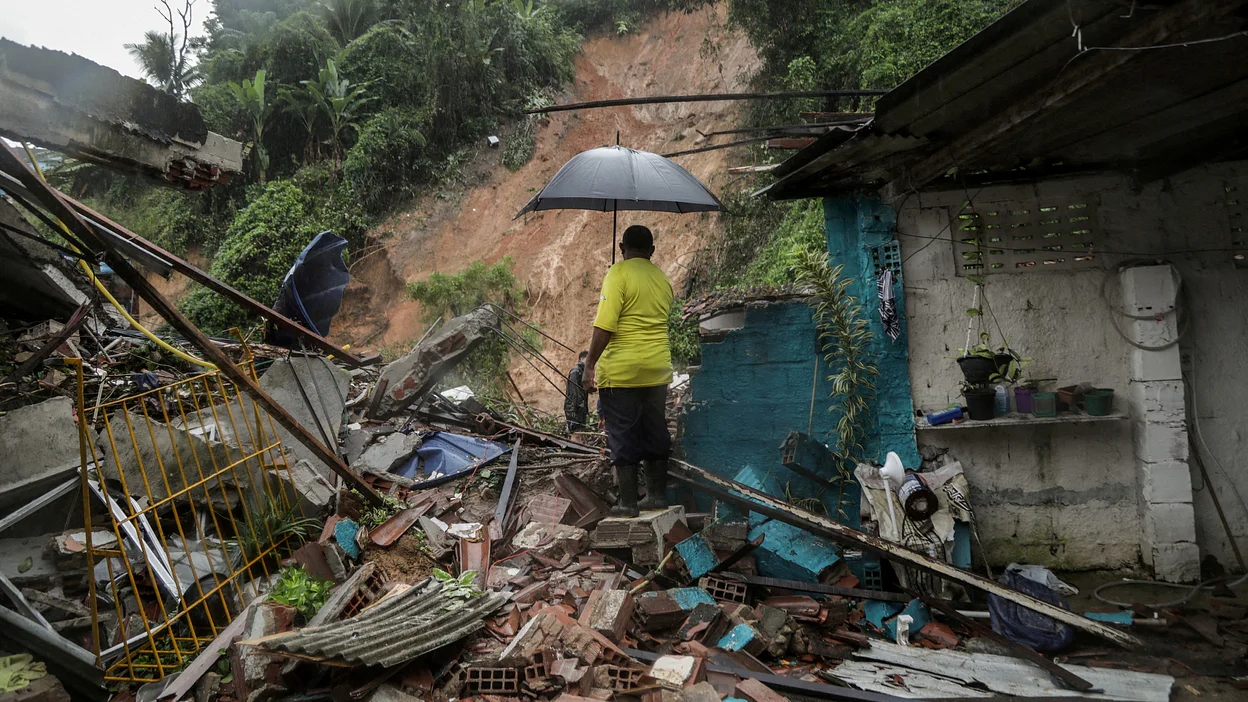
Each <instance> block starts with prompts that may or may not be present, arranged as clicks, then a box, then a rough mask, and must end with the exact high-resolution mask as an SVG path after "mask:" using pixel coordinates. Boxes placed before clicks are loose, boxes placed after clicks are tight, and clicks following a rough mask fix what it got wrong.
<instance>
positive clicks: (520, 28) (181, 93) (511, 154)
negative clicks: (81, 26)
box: [51, 0, 697, 333]
mask: <svg viewBox="0 0 1248 702" xmlns="http://www.w3.org/2000/svg"><path fill="white" fill-rule="evenodd" d="M685 4H697V3H696V2H695V3H686V2H682V1H681V0H610V1H609V2H602V3H600V2H592V1H590V0H571V1H569V0H452V1H451V2H442V1H434V0H210V6H209V8H208V12H209V18H208V20H207V22H205V24H204V27H205V29H206V36H203V37H191V36H188V35H187V28H188V27H194V26H195V25H196V24H197V23H196V22H195V21H193V20H192V19H189V15H190V14H191V9H192V8H191V4H190V3H187V2H186V1H185V0H182V1H181V2H175V1H174V0H170V2H169V3H165V2H161V3H160V4H159V7H158V11H159V13H160V16H159V17H152V19H153V20H154V22H153V24H157V23H159V25H160V26H162V27H165V26H166V25H167V28H162V29H160V30H154V31H151V32H148V33H147V35H145V37H144V39H143V41H142V42H140V43H137V44H133V45H128V46H127V48H128V49H129V50H130V51H131V53H132V54H133V55H134V56H135V57H136V59H137V60H138V61H139V62H140V66H141V68H142V70H143V71H144V75H145V76H146V77H147V78H148V79H149V80H150V81H151V82H152V83H153V84H154V85H156V86H157V87H158V88H160V89H162V90H165V91H167V92H170V93H171V94H174V95H176V96H178V97H180V98H183V99H190V100H191V101H192V102H194V103H195V104H196V105H197V106H199V108H200V111H201V114H202V115H203V117H204V120H205V123H206V125H207V127H208V128H209V129H211V130H212V131H215V132H218V133H220V134H223V135H226V136H228V137H231V138H234V139H239V140H241V141H244V142H247V143H248V144H249V151H248V155H249V160H248V172H246V173H244V174H242V175H240V176H238V177H236V178H234V179H233V180H232V181H231V182H230V183H229V184H227V185H221V186H217V187H215V188H213V189H212V190H211V191H209V192H207V193H201V194H195V195H190V194H184V193H180V192H176V191H173V190H170V189H167V188H163V187H161V186H158V185H154V184H151V183H150V182H149V181H144V180H139V179H134V178H130V177H126V176H120V175H117V174H113V173H110V172H109V171H107V170H106V169H102V168H99V167H96V166H93V165H87V164H82V163H76V162H74V161H72V160H71V161H67V162H66V164H65V165H64V166H62V167H61V168H60V169H59V171H60V172H59V173H55V174H51V175H52V177H53V178H54V179H55V180H56V182H57V183H58V184H59V185H61V186H62V187H65V188H66V189H67V190H68V191H69V192H71V193H72V194H74V195H75V196H76V197H79V198H81V199H83V200H84V201H86V202H87V203H88V204H90V205H92V206H93V207H96V208H98V209H100V210H101V211H102V212H104V213H105V214H107V215H109V216H110V217H113V218H115V219H118V220H119V221H121V222H123V223H125V224H126V225H127V226H131V227H133V228H134V229H135V230H136V231H137V232H138V233H139V234H140V235H143V236H145V237H147V238H149V239H152V240H153V241H156V242H157V243H158V244H161V245H164V246H166V247H168V248H169V249H170V250H172V251H174V252H175V253H179V254H184V253H186V252H187V251H200V252H202V253H203V254H204V255H207V256H209V257H211V259H212V265H211V271H212V273H213V274H214V275H217V276H218V277H220V278H222V279H224V280H225V281H226V282H228V283H230V284H232V285H234V286H236V287H238V288H240V289H242V290H243V291H244V292H246V293H248V294H249V295H252V296H254V297H256V298H257V299H259V300H261V301H263V302H272V301H273V300H274V299H275V297H276V294H277V291H278V289H279V288H280V284H281V279H282V277H283V276H284V275H285V273H286V270H287V269H288V266H289V265H290V264H291V262H292V261H293V259H294V257H295V255H297V253H298V252H299V251H300V250H301V249H302V248H303V247H304V246H306V245H307V244H308V242H309V241H310V240H311V238H312V237H313V236H315V235H316V234H317V233H319V232H321V231H324V230H326V229H329V230H333V231H334V232H335V233H336V234H339V235H341V236H344V237H346V238H347V239H348V240H349V241H351V244H352V246H351V249H350V251H352V252H353V251H356V250H358V249H359V248H360V247H361V246H362V244H363V243H364V242H363V235H364V233H365V232H366V231H367V229H368V227H369V225H370V224H371V223H372V222H373V221H375V219H376V218H379V217H381V216H384V215H385V214H386V213H387V212H388V211H389V210H391V209H392V208H394V207H396V206H398V205H401V204H402V203H403V202H404V201H405V200H408V199H409V198H411V197H412V196H413V195H414V194H416V193H418V192H420V191H421V189H422V188H426V187H428V186H435V187H438V188H439V189H441V187H440V186H442V185H443V184H445V183H447V182H449V181H453V180H454V179H455V178H456V176H457V168H458V164H459V163H460V162H461V161H462V158H463V155H464V152H465V149H466V148H467V147H469V146H470V145H472V144H477V143H479V141H480V140H481V139H482V138H483V137H484V136H485V135H487V134H491V133H499V132H500V131H503V130H501V129H500V126H502V125H501V124H500V123H501V122H505V121H511V120H514V119H517V118H520V110H521V109H523V108H524V107H526V106H532V105H533V104H534V103H535V102H536V103H540V102H543V101H548V100H549V97H548V96H550V95H553V94H555V92H557V91H558V90H559V89H560V88H561V87H562V86H563V85H564V84H566V83H567V82H568V81H569V80H570V79H571V77H572V59H573V57H574V56H575V55H576V53H577V52H578V51H579V50H580V43H581V37H582V33H583V32H587V31H600V30H604V29H610V28H613V27H614V26H615V24H616V21H617V17H623V16H625V15H628V16H629V17H632V18H634V19H632V20H630V21H631V22H634V23H635V22H636V18H638V17H640V16H641V13H644V12H649V11H654V10H661V9H670V8H676V7H682V6H684V5H685ZM195 9H199V10H200V11H201V12H202V11H204V10H203V6H202V5H199V6H198V7H197V8H195ZM184 15H186V16H187V17H184ZM183 20H185V21H183ZM515 131H516V138H514V139H509V140H508V144H507V150H506V153H505V162H506V165H507V166H508V167H510V168H513V169H514V168H519V167H520V166H521V165H523V164H524V163H525V162H527V161H528V159H529V158H530V156H531V155H532V151H533V144H534V141H535V133H534V127H533V123H532V120H529V119H527V118H521V122H520V124H519V125H518V127H517V129H516V130H515ZM183 309H184V311H185V312H186V313H187V314H188V315H189V316H190V317H191V318H192V319H193V320H195V321H196V322H198V323H200V324H202V325H203V326H204V327H205V329H206V330H207V331H209V332H212V333H219V332H221V331H223V330H225V329H227V328H228V327H230V326H235V325H239V326H247V325H249V324H251V323H254V321H255V320H254V318H252V317H251V316H250V315H248V314H246V313H244V312H243V311H242V310H240V309H238V308H236V307H234V306H233V305H231V304H229V303H227V302H226V301H224V300H222V299H221V298H219V297H217V296H216V295H213V294H210V293H208V292H207V291H203V290H197V291H194V292H192V294H191V295H189V296H188V297H187V298H186V299H185V300H184V301H183Z"/></svg>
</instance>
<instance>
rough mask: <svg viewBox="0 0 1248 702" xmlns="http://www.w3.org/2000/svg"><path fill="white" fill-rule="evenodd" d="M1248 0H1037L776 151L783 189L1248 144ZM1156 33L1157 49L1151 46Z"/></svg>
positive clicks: (1194, 158)
mask: <svg viewBox="0 0 1248 702" xmlns="http://www.w3.org/2000/svg"><path fill="white" fill-rule="evenodd" d="M1246 28H1248V0H1168V1H1167V2H1163V3H1159V4H1157V5H1156V6H1152V7H1149V8H1147V9H1145V8H1143V7H1141V8H1139V11H1137V12H1123V8H1122V3H1121V2H1118V1H1117V0H1080V1H1079V2H1069V1H1068V0H1027V2H1024V3H1023V4H1022V5H1020V6H1019V7H1018V8H1017V9H1015V10H1014V11H1013V12H1010V13H1008V14H1006V15H1005V16H1004V17H1002V18H1001V19H1000V20H998V21H997V22H995V23H993V24H992V25H990V26H988V27H986V28H985V29H984V30H983V31H981V32H979V33H978V34H976V35H975V36H973V37H971V38H970V39H968V40H967V41H966V42H964V43H963V44H961V45H960V46H958V47H956V48H954V49H953V50H951V51H950V52H949V53H947V54H945V56H943V57H941V58H940V59H938V60H937V61H935V62H933V63H932V64H931V65H929V66H928V67H926V68H924V69H923V70H922V71H920V72H919V73H917V74H916V75H915V76H913V77H912V78H910V79H909V80H907V81H906V82H905V83H902V84H901V85H899V86H897V87H896V88H894V89H893V90H892V91H890V92H889V93H888V94H886V95H884V96H883V97H881V98H880V99H879V101H878V102H877V103H876V105H875V118H874V119H873V120H872V121H871V122H870V123H868V124H867V125H864V126H863V127H861V128H860V129H858V130H857V131H855V132H854V133H853V134H852V135H849V136H846V135H845V134H842V133H831V134H826V135H824V136H822V137H820V138H819V139H818V140H817V141H816V142H815V143H814V144H812V145H810V146H808V147H807V148H805V149H803V150H801V151H799V152H798V153H796V154H794V155H793V157H792V158H790V159H788V160H787V161H785V162H784V163H782V164H781V165H780V166H779V167H777V168H776V169H775V170H774V171H773V174H774V175H775V176H776V177H777V180H776V182H775V183H773V184H772V185H771V186H769V187H767V188H765V189H764V190H763V191H761V192H765V193H766V194H767V195H768V196H770V197H773V198H777V199H792V198H800V197H816V196H826V195H843V194H848V193H852V192H861V191H871V190H882V191H883V192H884V193H885V194H886V195H896V194H899V193H901V192H911V191H915V190H920V189H923V188H925V187H932V186H939V185H941V184H944V185H945V186H946V187H952V186H963V185H965V184H966V183H967V182H968V181H972V182H980V183H989V182H1001V181H1013V180H1024V181H1026V180H1036V179H1040V178H1045V177H1053V176H1057V175H1065V174H1071V173H1080V172H1095V171H1110V170H1128V171H1133V172H1135V173H1137V177H1138V178H1139V179H1140V180H1142V181H1145V182H1146V181H1148V180H1152V179H1156V178H1159V177H1161V176H1164V175H1166V174H1167V173H1173V172H1176V171H1178V170H1183V169H1185V168H1190V167H1192V166H1196V165H1198V164H1200V163H1203V162H1207V161H1216V160H1221V159H1227V158H1240V157H1243V155H1244V154H1246V153H1248V138H1245V137H1244V136H1243V130H1242V124H1243V120H1244V118H1245V116H1246V115H1248V62H1244V61H1242V56H1243V54H1244V52H1245V50H1248V32H1246V31H1245V29H1246ZM1144 49H1154V50H1144Z"/></svg>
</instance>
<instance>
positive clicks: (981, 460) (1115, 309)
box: [684, 0, 1248, 582]
mask: <svg viewBox="0 0 1248 702" xmlns="http://www.w3.org/2000/svg"><path fill="white" fill-rule="evenodd" d="M1068 5H1069V3H1066V2H1059V1H1056V0H1055V1H1053V2H1044V1H1033V2H1027V3H1023V5H1022V6H1020V7H1019V8H1018V9H1017V10H1015V11H1013V12H1011V13H1009V14H1008V15H1006V16H1005V17H1003V18H1002V19H1001V20H1000V21H998V22H996V23H995V24H993V25H991V26H990V27H988V28H986V29H985V30H984V31H982V32H981V33H980V34H978V35H976V36H974V37H973V38H971V39H970V40H968V41H967V42H965V43H964V44H962V45H961V46H959V47H957V48H956V49H954V50H952V51H950V52H949V53H948V54H947V55H945V56H944V57H942V58H941V59H939V60H938V61H936V62H934V63H933V64H932V65H930V66H928V67H927V68H925V69H924V70H922V71H921V72H919V73H918V74H917V75H915V76H914V77H913V78H911V79H910V80H908V81H906V82H905V83H903V84H902V85H900V86H898V87H897V88H896V89H894V90H892V91H891V92H889V93H888V94H887V95H885V96H883V97H881V98H880V99H879V101H878V103H877V104H876V107H875V116H874V118H873V119H872V120H871V121H870V122H869V123H867V124H865V125H864V126H862V127H861V128H857V129H839V130H834V131H832V132H830V133H828V134H826V135H824V136H821V137H819V138H818V139H817V140H814V142H813V143H812V144H810V145H809V146H807V147H806V148H804V149H802V150H801V151H799V152H797V153H796V154H795V155H794V156H792V157H791V158H789V159H788V160H787V161H785V162H783V163H781V164H779V165H778V166H777V167H775V168H774V169H773V170H772V171H771V172H772V173H773V174H774V175H775V176H776V182H775V183H774V184H772V185H771V186H769V187H767V188H765V189H764V190H763V191H762V195H764V196H766V197H770V198H775V199H782V200H783V199H793V198H809V197H819V198H823V205H824V214H825V220H826V222H825V224H826V233H827V246H828V251H829V253H830V254H831V255H832V258H833V259H834V260H835V262H836V263H838V264H844V266H845V268H844V270H843V272H842V275H843V276H844V277H846V278H849V279H851V280H853V284H852V286H851V288H850V291H851V292H852V294H853V295H854V296H855V297H857V299H858V300H859V301H861V303H862V305H863V316H864V317H865V318H866V320H867V323H868V325H869V328H870V330H871V331H872V332H873V333H874V339H873V340H872V341H871V342H870V356H871V358H872V359H873V360H874V362H875V363H876V365H877V367H878V369H879V372H880V375H879V377H878V378H877V379H876V384H877V392H876V393H875V397H874V399H873V400H872V402H871V422H872V426H871V431H870V432H868V445H867V446H866V447H865V448H866V450H865V455H866V456H867V459H868V460H870V461H873V462H876V463H882V462H883V461H884V458H885V454H886V453H887V452H889V451H892V452H895V453H897V454H898V455H899V456H900V457H901V459H902V461H903V463H904V464H905V466H906V467H907V468H912V469H919V468H920V467H923V468H925V469H926V468H928V467H931V468H935V467H939V466H940V465H942V464H944V463H946V462H952V461H957V462H959V463H960V464H961V466H962V467H963V468H964V469H965V473H966V476H967V479H968V482H969V483H970V485H971V489H972V499H973V502H974V504H975V514H976V518H977V524H978V528H979V533H980V535H981V537H982V539H983V543H984V548H985V550H986V553H987V557H988V559H989V560H991V561H992V562H993V563H996V564H999V565H1003V564H1006V563H1010V562H1038V563H1045V564H1048V565H1051V566H1054V567H1058V568H1063V569H1097V568H1123V567H1135V566H1137V565H1139V564H1142V565H1144V566H1145V567H1147V568H1149V569H1151V570H1152V572H1153V573H1155V574H1156V576H1157V577H1159V578H1163V579H1165V580H1169V581H1172V582H1189V581H1192V580H1196V579H1199V577H1200V575H1201V573H1200V561H1201V558H1202V556H1213V557H1215V558H1216V559H1217V560H1218V561H1219V562H1220V563H1222V564H1223V565H1224V566H1226V567H1227V568H1231V569H1235V568H1238V569H1239V570H1242V569H1243V567H1244V566H1243V560H1242V558H1241V557H1240V556H1239V549H1238V547H1237V546H1236V544H1235V541H1236V540H1242V539H1243V538H1244V537H1245V535H1248V513H1245V508H1244V506H1243V504H1242V503H1241V502H1240V501H1238V499H1237V497H1236V495H1237V494H1238V493H1242V492H1244V491H1245V490H1248V484H1245V483H1244V478H1243V476H1242V475H1239V474H1238V473H1237V472H1236V471H1235V470H1234V469H1233V468H1232V466H1233V465H1234V461H1235V460H1236V459H1235V458H1234V456H1235V455H1236V454H1237V451H1238V449H1237V447H1236V443H1235V439H1234V438H1233V437H1234V436H1235V435H1236V432H1237V430H1236V429H1234V428H1233V427H1234V426H1235V425H1236V423H1237V421H1238V420H1236V419H1235V418H1234V416H1235V411H1234V409H1233V407H1234V406H1235V404H1234V402H1235V401H1234V397H1235V390H1234V388H1235V386H1236V384H1235V383H1227V382H1226V379H1227V378H1228V377H1229V376H1228V371H1227V367H1228V366H1227V358H1226V355H1225V353H1226V350H1227V349H1232V348H1235V347H1236V346H1237V344H1236V343H1235V341H1236V340H1237V339H1240V338H1242V336H1243V334H1244V325H1243V323H1242V320H1241V319H1240V315H1239V314H1238V312H1237V310H1238V309H1239V308H1240V305H1239V304H1238V302H1239V301H1240V300H1241V299H1242V297H1243V294H1244V290H1243V283H1242V266H1243V261H1244V255H1245V252H1244V251H1243V245H1244V241H1243V221H1242V220H1243V206H1244V205H1243V203H1244V199H1243V197H1242V193H1243V190H1244V182H1243V178H1244V165H1243V162H1242V160H1239V159H1242V158H1243V157H1244V155H1245V152H1244V144H1243V140H1242V137H1241V136H1240V134H1239V129H1238V125H1239V124H1241V123H1242V121H1243V119H1244V115H1245V111H1246V110H1248V102H1246V101H1245V96H1244V93H1243V88H1244V86H1245V85H1246V84H1248V83H1245V75H1244V66H1243V64H1242V62H1239V61H1236V60H1233V59H1232V58H1231V57H1232V56H1238V55H1240V54H1241V53H1242V52H1243V50H1244V48H1245V45H1246V42H1248V39H1245V37H1244V36H1243V35H1242V30H1243V21H1244V20H1243V14H1244V5H1243V3H1239V2H1227V3H1205V2H1174V3H1166V4H1164V5H1161V6H1150V7H1148V8H1145V7H1143V6H1141V7H1138V8H1136V10H1135V11H1133V12H1124V11H1123V7H1122V5H1121V3H1117V2H1111V1H1106V2H1096V1H1090V2H1082V3H1077V4H1076V6H1075V7H1074V8H1073V9H1072V8H1070V7H1068ZM1072 13H1073V14H1072ZM1072 32H1073V34H1072ZM1166 47H1168V48H1166ZM886 276H887V280H888V281H889V282H890V283H891V285H890V286H889V289H890V290H891V293H892V295H893V297H892V298H891V299H890V301H889V302H890V304H891V305H892V306H893V307H892V309H893V310H894V311H895V312H894V314H893V315H892V317H891V319H892V320H893V324H895V326H893V328H892V330H891V331H892V332H893V334H892V335H890V333H889V331H890V330H889V329H888V328H886V326H885V324H884V322H883V321H882V319H881V307H882V306H883V305H884V302H883V301H882V295H881V290H882V289H883V285H882V282H883V281H884V280H885V279H886ZM968 276H969V277H968ZM977 280H978V281H981V282H983V285H982V286H979V285H977V284H976V283H975V282H974V281H977ZM981 298H982V299H981ZM968 309H971V310H973V312H972V313H973V314H975V315H980V314H981V312H982V317H979V318H978V319H976V318H968V316H967V315H968V312H967V310H968ZM887 316H888V315H886V317H887ZM698 317H699V318H700V319H701V320H702V322H701V323H702V335H703V346H702V354H703V359H704V361H703V364H702V368H701V369H700V373H698V374H695V375H694V379H693V402H692V406H693V409H692V410H691V414H690V418H689V420H688V422H687V423H686V426H685V435H684V444H685V449H686V451H687V453H688V456H689V457H690V460H692V461H693V462H695V463H698V464H700V465H705V466H719V467H722V468H717V470H720V469H722V470H723V473H724V474H725V475H733V474H737V473H738V472H745V471H749V470H753V471H772V470H773V469H772V467H771V464H772V462H773V459H772V456H771V455H769V449H770V447H771V446H773V445H774V444H776V443H777V442H778V441H780V440H781V439H782V438H783V436H784V435H785V434H786V433H787V432H788V431H790V430H792V429H795V428H805V427H807V426H808V423H811V425H812V426H813V427H814V428H815V431H814V432H813V433H814V434H816V435H823V434H824V433H826V432H831V431H833V429H834V426H835V422H836V419H837V417H836V416H835V415H834V414H833V415H829V414H828V413H826V412H824V411H822V409H820V408H818V407H817V408H816V409H815V412H814V413H813V420H812V419H808V415H809V412H808V410H809V408H810V398H811V397H812V392H813V394H814V395H815V396H816V397H825V396H826V395H827V393H828V387H827V385H826V381H825V380H824V377H825V376H827V375H828V374H829V373H830V371H829V370H827V369H820V370H813V369H812V368H811V366H812V364H813V363H814V360H813V359H812V357H811V355H810V349H811V348H812V346H814V345H815V344H816V343H817V342H816V341H815V337H816V334H817V332H816V330H815V328H814V323H813V322H812V321H811V319H810V315H809V314H808V313H807V310H806V306H805V304H804V303H803V302H802V301H800V300H790V301H788V302H786V301H784V300H783V299H774V297H773V298H766V297H760V298H745V299H740V300H737V301H736V302H735V303H734V304H724V305H719V306H717V307H713V308H711V309H707V310H705V311H702V312H700V313H699V315H698ZM981 322H982V324H981ZM730 329H731V331H727V330H730ZM972 330H973V331H974V332H975V334H974V335H971V331H972ZM981 331H983V332H985V333H989V334H990V335H991V339H992V343H991V346H992V350H993V351H997V350H998V349H999V347H1001V346H1002V345H1007V346H1008V347H1010V348H1011V349H1013V350H1015V351H1017V355H1019V356H1023V357H1027V358H1028V359H1029V360H1030V363H1031V365H1030V367H1029V368H1027V369H1026V371H1025V372H1024V374H1023V375H1022V377H1020V378H1018V380H1019V381H1020V382H1019V383H1018V386H1019V387H1021V386H1023V382H1021V381H1026V380H1038V381H1040V383H1039V390H1041V391H1044V390H1047V391H1052V392H1054V393H1055V394H1057V395H1058V397H1057V400H1058V402H1061V401H1062V399H1063V398H1064V395H1063V394H1062V393H1059V392H1058V391H1059V390H1064V391H1066V392H1068V393H1070V397H1071V398H1072V399H1074V400H1075V401H1076V402H1078V399H1077V397H1075V396H1076V395H1077V394H1079V393H1082V391H1083V390H1086V389H1089V388H1092V387H1095V388H1098V389H1108V390H1112V391H1113V395H1112V397H1113V401H1112V407H1111V408H1110V411H1108V412H1105V413H1102V414H1099V415H1093V414H1091V413H1089V412H1088V411H1086V410H1083V409H1082V408H1081V407H1080V406H1074V407H1071V411H1066V412H1060V413H1055V415H1054V416H1051V417H1039V416H1035V414H1033V413H1032V412H1030V411H1027V410H1024V411H1023V412H1021V413H1020V412H1019V411H1018V408H1017V406H1015V405H1012V404H1011V405H1010V409H1011V412H1010V413H1009V414H1006V415H1003V416H999V417H997V418H992V419H990V420H989V421H962V422H958V423H944V424H941V423H938V421H936V422H930V423H929V422H928V421H927V419H925V418H924V416H923V415H929V414H932V413H936V412H939V411H941V410H943V409H944V408H946V407H948V406H949V405H950V404H951V403H954V404H957V405H963V404H965V400H964V398H963V396H962V392H961V391H960V389H959V383H960V382H961V381H962V380H963V374H962V373H960V372H959V369H958V366H957V363H956V362H955V359H956V358H957V357H959V356H962V355H964V354H963V352H961V351H960V350H959V349H961V348H967V347H973V346H975V345H977V344H978V343H979V342H980V338H979V332H981ZM968 339H969V341H968ZM1227 342H1230V343H1227ZM1031 359H1034V360H1031ZM812 381H813V382H814V383H815V385H814V387H813V388H812ZM994 384H995V383H994ZM990 389H991V388H990ZM1006 392H1007V395H1008V394H1009V393H1010V390H1009V388H1008V387H1007V388H1006ZM989 394H990V395H991V393H989ZM1022 394H1024V393H1019V395H1022ZM1006 399H1007V402H1010V401H1012V400H1013V399H1014V398H1009V397H1007V398H1006ZM989 402H990V403H991V398H990V400H989ZM1198 410H1199V411H1198ZM916 411H917V414H918V415H919V416H918V417H916ZM1036 414H1039V413H1036ZM1046 414H1047V413H1046ZM746 419H748V421H749V422H750V425H751V426H752V427H754V428H755V431H751V432H750V433H749V434H743V433H741V432H738V431H737V430H736V426H739V425H740V422H742V421H744V420H746ZM1193 443H1194V444H1196V445H1197V446H1198V447H1199V451H1198V452H1193V451H1192V450H1191V449H1190V448H1189V444H1193ZM1218 461H1221V465H1224V466H1225V469H1226V470H1225V471H1220V470H1218V465H1219V463H1218ZM1201 463H1204V464H1207V465H1206V467H1207V468H1208V472H1207V475H1206V472H1205V468H1202V467H1201V465H1200V464H1201ZM770 480H771V481H772V482H773V484H775V485H784V484H785V483H788V482H790V481H794V485H795V486H796V485H798V484H801V483H802V481H804V480H805V479H804V477H803V476H801V475H797V474H794V473H792V472H785V471H784V470H783V469H780V472H778V473H777V472H774V471H773V472H771V473H770ZM797 494H798V495H799V496H803V497H804V496H808V495H812V494H814V493H813V492H811V489H810V486H809V485H808V484H807V485H804V490H803V491H802V492H800V493H797ZM1215 501H1216V503H1215Z"/></svg>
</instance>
